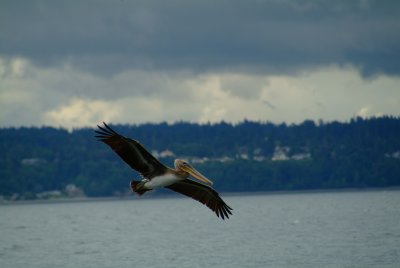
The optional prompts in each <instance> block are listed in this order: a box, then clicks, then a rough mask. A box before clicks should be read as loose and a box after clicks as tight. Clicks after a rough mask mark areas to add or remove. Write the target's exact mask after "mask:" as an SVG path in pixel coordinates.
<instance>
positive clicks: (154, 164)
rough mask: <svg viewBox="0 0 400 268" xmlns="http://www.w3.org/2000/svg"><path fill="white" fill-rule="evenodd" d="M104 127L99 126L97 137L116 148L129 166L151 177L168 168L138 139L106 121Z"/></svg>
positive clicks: (115, 150)
mask: <svg viewBox="0 0 400 268" xmlns="http://www.w3.org/2000/svg"><path fill="white" fill-rule="evenodd" d="M103 124H104V127H101V126H99V125H98V126H97V127H98V128H99V129H98V130H96V131H95V132H96V133H97V134H98V135H96V136H95V137H96V138H98V139H99V140H100V141H102V142H104V143H105V144H107V145H108V146H110V147H111V149H113V150H114V152H116V153H117V154H118V155H119V156H120V157H121V158H122V159H123V160H124V161H125V162H126V163H127V164H128V165H129V166H131V167H132V168H133V169H135V170H136V171H138V172H139V173H141V174H142V175H143V176H144V177H146V178H148V179H151V178H153V177H156V176H158V175H161V174H163V173H164V172H165V170H166V169H167V167H166V166H164V165H163V164H162V163H160V162H159V161H158V160H157V159H156V158H155V157H154V156H153V155H152V154H151V153H149V152H148V151H147V150H146V149H145V148H144V147H143V146H142V145H141V144H140V143H139V142H138V141H135V140H132V139H129V138H126V137H124V136H122V135H120V134H118V133H117V132H115V131H114V130H113V129H112V128H111V127H109V126H108V125H107V124H106V123H104V122H103Z"/></svg>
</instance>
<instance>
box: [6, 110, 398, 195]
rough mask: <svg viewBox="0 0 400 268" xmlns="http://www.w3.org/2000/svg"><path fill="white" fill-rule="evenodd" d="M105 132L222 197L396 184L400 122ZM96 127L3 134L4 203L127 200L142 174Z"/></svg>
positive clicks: (126, 127)
mask: <svg viewBox="0 0 400 268" xmlns="http://www.w3.org/2000/svg"><path fill="white" fill-rule="evenodd" d="M111 126H112V127H113V128H114V129H115V130H116V131H118V132H120V133H121V134H123V135H125V136H129V137H131V138H134V139H136V140H139V141H140V142H141V143H142V144H143V145H144V146H145V147H146V148H148V149H149V150H150V151H152V152H153V154H154V155H156V156H157V157H158V158H159V159H160V160H161V161H162V162H164V163H165V164H167V165H171V166H172V165H173V160H174V159H175V158H183V159H187V160H188V161H190V162H191V163H192V164H193V166H195V167H196V168H197V169H198V170H199V171H200V172H202V173H203V174H205V175H206V176H207V177H209V178H210V179H212V180H213V181H214V186H215V188H216V189H217V190H219V191H225V192H232V191H245V192H248V191H269V190H304V189H334V188H348V187H361V188H364V187H388V186H400V118H393V117H380V118H371V119H362V118H355V119H352V120H351V121H350V122H346V123H340V122H330V123H324V122H318V123H315V122H313V121H305V122H303V123H301V124H297V125H286V124H279V125H276V124H272V123H258V122H250V121H244V122H242V123H240V124H235V125H232V124H228V123H224V122H221V123H218V124H202V125H199V124H192V123H185V122H181V123H175V124H166V123H160V124H143V125H112V124H111ZM93 130H94V128H93V129H76V130H74V131H72V132H68V131H67V130H65V129H56V128H50V127H42V128H25V127H22V128H3V129H0V195H1V196H2V198H3V199H35V198H51V197H64V196H82V195H86V196H119V195H127V194H129V182H130V180H131V179H133V178H138V177H139V175H138V174H137V173H135V172H134V171H132V170H131V169H130V168H129V166H127V165H126V164H125V163H124V162H123V161H121V160H120V159H119V157H118V156H117V155H116V154H115V153H114V152H112V150H111V149H110V148H108V147H107V146H106V145H105V144H103V143H101V142H98V141H97V140H96V139H95V138H94V131H93Z"/></svg>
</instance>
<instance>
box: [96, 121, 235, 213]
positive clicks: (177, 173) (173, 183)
mask: <svg viewBox="0 0 400 268" xmlns="http://www.w3.org/2000/svg"><path fill="white" fill-rule="evenodd" d="M103 124H104V127H101V126H99V125H98V126H97V127H98V128H99V130H96V133H97V134H99V135H97V136H96V137H97V138H98V139H99V140H100V141H102V142H104V143H105V144H107V145H108V146H110V147H111V149H113V150H114V152H116V153H117V154H118V155H119V156H120V157H121V158H122V159H123V160H124V161H125V162H126V163H127V164H128V165H129V166H130V167H131V168H133V169H134V170H136V171H138V172H139V173H140V174H141V176H142V178H143V179H142V180H141V181H135V180H133V181H131V188H132V191H134V192H135V193H137V194H138V195H139V196H140V195H142V194H144V193H145V192H147V191H150V190H153V189H155V188H159V187H165V188H168V189H170V190H172V191H175V192H178V193H180V194H183V195H186V196H188V197H191V198H193V199H195V200H197V201H199V202H201V203H203V204H204V205H206V206H207V207H209V208H210V209H211V210H212V211H214V212H215V213H216V214H217V216H218V217H219V216H221V218H222V219H225V217H226V218H229V214H231V215H232V212H231V210H232V208H231V207H229V206H228V205H227V204H226V203H225V202H224V201H223V200H222V199H221V197H220V196H219V194H218V193H217V192H216V191H215V190H214V189H213V188H212V187H211V185H212V182H211V181H210V180H209V179H207V178H206V177H204V176H203V175H202V174H201V173H200V172H198V171H197V170H195V169H194V168H193V167H192V166H191V165H189V164H188V163H187V162H185V161H183V160H181V159H176V160H175V169H172V168H169V167H166V166H164V165H163V164H162V163H160V162H159V161H158V160H157V159H156V158H155V157H154V156H153V155H152V154H151V153H149V152H148V151H147V150H146V149H145V148H144V147H143V146H142V145H141V144H140V143H139V142H138V141H135V140H132V139H129V138H126V137H124V136H122V135H120V134H118V133H117V132H115V131H114V130H113V129H111V128H110V127H109V126H108V125H107V124H106V123H104V122H103ZM190 175H191V176H192V177H194V178H196V179H198V180H199V181H202V182H203V183H200V182H197V181H194V180H191V179H189V176H190Z"/></svg>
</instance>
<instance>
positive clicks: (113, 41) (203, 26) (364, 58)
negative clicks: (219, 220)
mask: <svg viewBox="0 0 400 268" xmlns="http://www.w3.org/2000/svg"><path fill="white" fill-rule="evenodd" d="M380 115H394V116H399V115H400V1H385V0H383V1H369V0H359V1H357V0H352V1H348V0H343V1H340V0H337V1H331V0H326V1H324V0H315V1H311V0H310V1H294V0H293V1H289V0H254V1H247V0H243V1H241V0H237V1H224V0H220V1H207V0H199V1H194V0H193V1H184V0H180V1H162V0H159V1H152V0H144V1H129V0H125V1H123V0H121V1H101V0H96V1H94V0H92V1H89V0H79V1H78V0H76V1H73V0H68V1H67V0H65V1H61V0H48V1H46V0H41V1H39V0H38V1H35V0H30V1H14V0H1V1H0V127H6V126H42V125H50V126H63V127H67V128H70V127H80V126H94V125H95V124H97V123H99V122H101V121H106V122H111V123H143V122H161V121H167V122H175V121H180V120H184V121H190V122H219V121H221V120H225V121H228V122H238V121H241V120H243V119H249V120H261V121H270V122H276V123H279V122H287V123H298V122H302V121H304V120H305V119H313V120H319V119H322V120H324V121H332V120H339V121H347V120H349V119H350V118H352V117H354V116H363V117H371V116H380Z"/></svg>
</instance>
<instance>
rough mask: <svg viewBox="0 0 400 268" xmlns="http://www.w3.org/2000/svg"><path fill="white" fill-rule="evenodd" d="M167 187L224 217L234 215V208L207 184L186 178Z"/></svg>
mask: <svg viewBox="0 0 400 268" xmlns="http://www.w3.org/2000/svg"><path fill="white" fill-rule="evenodd" d="M166 188H168V189H170V190H172V191H175V192H178V193H180V194H183V195H186V196H188V197H191V198H193V199H195V200H197V201H199V202H200V203H203V204H204V205H206V206H207V207H209V208H210V209H211V210H212V211H214V212H215V214H217V216H218V217H220V216H221V218H222V219H225V217H226V218H229V215H232V212H231V210H232V208H231V207H229V206H228V205H227V204H226V203H225V202H224V200H222V198H221V197H220V196H219V194H218V193H217V192H216V191H215V190H214V189H213V188H211V187H209V186H207V185H204V184H201V183H199V182H196V181H192V180H187V179H186V180H183V181H179V182H176V183H174V184H172V185H169V186H166Z"/></svg>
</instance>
